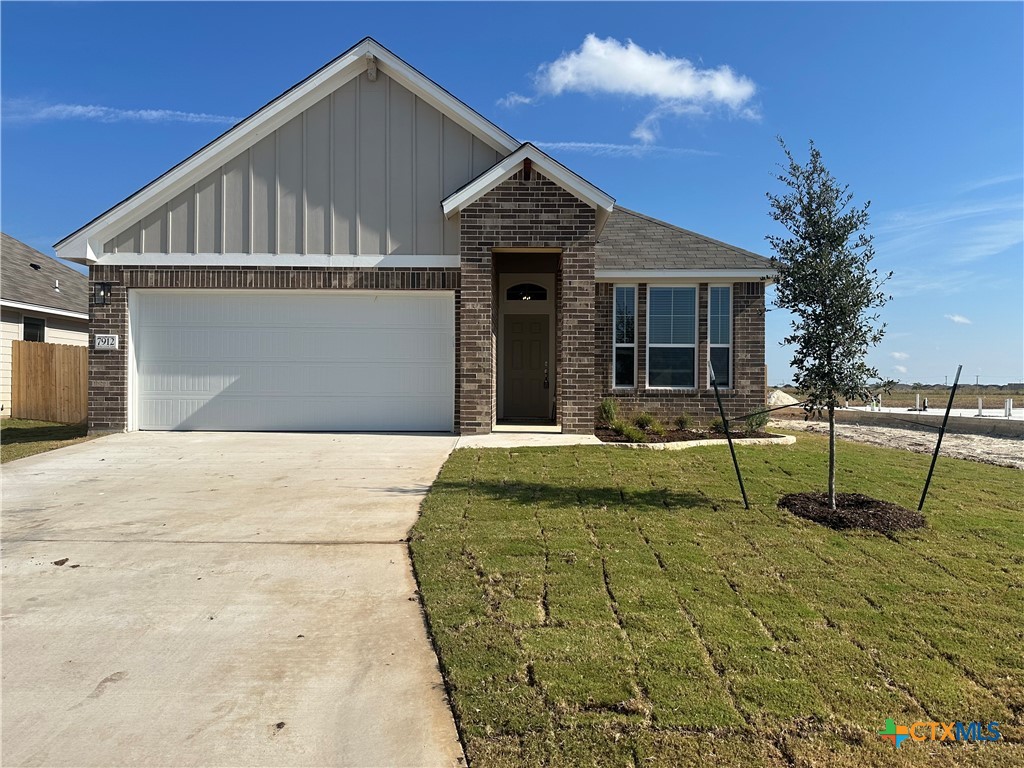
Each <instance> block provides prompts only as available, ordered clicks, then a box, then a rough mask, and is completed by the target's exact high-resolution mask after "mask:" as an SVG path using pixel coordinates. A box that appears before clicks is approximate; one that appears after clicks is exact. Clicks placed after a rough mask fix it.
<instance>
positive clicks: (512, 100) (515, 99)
mask: <svg viewBox="0 0 1024 768" xmlns="http://www.w3.org/2000/svg"><path fill="white" fill-rule="evenodd" d="M532 103H533V98H532V97H530V96H523V94H521V93H516V92H515V91H510V92H509V93H508V95H507V96H505V98H503V99H498V106H499V107H505V108H506V109H511V108H512V107H518V106H519V105H520V104H532Z"/></svg>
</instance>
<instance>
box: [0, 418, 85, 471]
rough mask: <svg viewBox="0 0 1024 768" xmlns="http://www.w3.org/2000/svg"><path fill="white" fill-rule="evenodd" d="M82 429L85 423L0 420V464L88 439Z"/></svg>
mask: <svg viewBox="0 0 1024 768" xmlns="http://www.w3.org/2000/svg"><path fill="white" fill-rule="evenodd" d="M86 429H87V428H86V425H85V424H54V423H53V422H49V421H31V420H29V419H3V420H2V421H0V464H2V463H4V462H7V461H14V459H21V458H24V457H25V456H31V455H33V454H35V453H43V452H44V451H52V450H54V449H55V448H63V447H64V446H66V445H74V444H75V443H81V442H84V441H86V440H90V439H92V438H90V437H88V436H87V435H86Z"/></svg>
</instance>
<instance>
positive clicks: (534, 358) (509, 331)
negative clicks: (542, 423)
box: [502, 315, 551, 420]
mask: <svg viewBox="0 0 1024 768" xmlns="http://www.w3.org/2000/svg"><path fill="white" fill-rule="evenodd" d="M504 344H505V354H504V356H503V358H502V362H503V364H504V370H503V372H502V376H503V379H502V381H503V383H504V398H505V418H506V419H531V420H533V419H543V420H547V419H549V418H551V405H550V403H551V400H550V395H551V390H550V389H549V388H548V386H547V385H548V384H549V381H550V379H549V374H550V372H549V371H548V365H549V362H550V360H549V358H548V316H547V315H505V342H504Z"/></svg>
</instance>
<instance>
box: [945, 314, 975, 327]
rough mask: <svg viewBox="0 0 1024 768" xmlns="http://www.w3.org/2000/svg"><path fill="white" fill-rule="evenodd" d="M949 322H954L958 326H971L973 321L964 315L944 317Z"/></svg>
mask: <svg viewBox="0 0 1024 768" xmlns="http://www.w3.org/2000/svg"><path fill="white" fill-rule="evenodd" d="M944 317H945V318H946V319H947V320H952V321H953V322H954V323H956V324H957V325H970V324H971V321H970V320H968V319H967V318H966V317H964V316H963V315H944Z"/></svg>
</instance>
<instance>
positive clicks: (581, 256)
mask: <svg viewBox="0 0 1024 768" xmlns="http://www.w3.org/2000/svg"><path fill="white" fill-rule="evenodd" d="M561 284H562V290H561V296H560V297H559V307H558V313H559V314H558V320H559V323H558V335H559V338H560V339H561V341H562V343H561V345H560V346H561V357H560V358H559V361H558V362H559V365H558V412H559V416H560V419H559V421H560V422H561V424H562V431H563V432H566V433H570V434H578V435H588V434H593V432H594V405H595V389H594V386H595V382H594V242H593V241H592V240H591V241H590V242H577V243H574V245H573V247H571V248H570V249H568V250H566V252H565V253H563V254H562V269H561Z"/></svg>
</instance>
